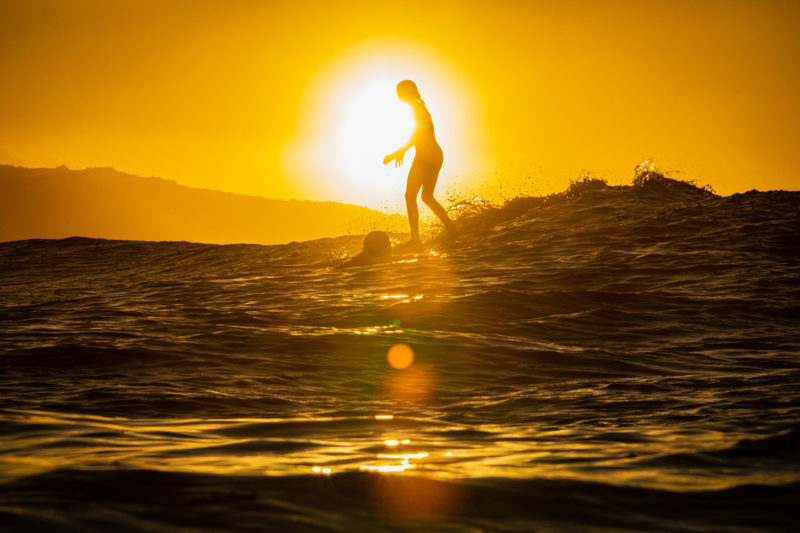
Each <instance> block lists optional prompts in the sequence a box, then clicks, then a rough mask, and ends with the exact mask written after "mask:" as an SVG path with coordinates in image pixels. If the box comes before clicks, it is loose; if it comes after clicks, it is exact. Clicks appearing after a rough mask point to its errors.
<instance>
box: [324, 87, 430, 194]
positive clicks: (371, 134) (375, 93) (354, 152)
mask: <svg viewBox="0 0 800 533" xmlns="http://www.w3.org/2000/svg"><path fill="white" fill-rule="evenodd" d="M396 83H397V82H396V81H395V80H394V79H390V78H388V77H385V76H375V77H372V78H368V79H364V80H362V81H361V83H358V84H356V85H354V87H353V90H352V92H350V93H349V94H347V95H344V97H343V99H342V101H341V102H340V103H339V107H340V109H341V116H340V120H339V121H338V123H337V124H336V125H335V130H334V135H333V136H332V140H333V141H334V143H333V144H332V145H331V148H332V149H333V154H332V156H333V159H332V161H331V163H333V164H334V167H335V170H336V171H337V172H336V173H337V174H338V175H339V176H340V178H341V179H342V182H341V183H342V185H343V186H344V187H346V188H348V189H350V190H358V189H365V188H366V189H367V190H369V191H371V192H374V193H376V194H381V193H391V192H392V189H394V188H395V187H391V185H389V184H390V183H391V182H387V180H392V179H393V178H394V182H397V181H398V179H397V176H394V177H392V176H391V175H389V176H387V175H386V174H387V173H386V172H385V171H382V167H381V161H382V159H383V156H384V155H386V154H388V153H389V152H393V151H394V150H395V149H397V148H398V147H399V146H400V145H402V144H403V143H405V142H406V141H407V140H408V139H409V138H410V137H411V134H412V133H413V131H414V119H413V117H412V115H411V111H410V109H409V108H408V106H406V105H404V104H402V103H401V102H400V101H399V100H398V99H397V96H396V95H395V85H396ZM409 155H410V156H411V155H413V153H411V154H409ZM410 162H411V160H410V159H409V160H408V163H410ZM400 181H402V180H400Z"/></svg>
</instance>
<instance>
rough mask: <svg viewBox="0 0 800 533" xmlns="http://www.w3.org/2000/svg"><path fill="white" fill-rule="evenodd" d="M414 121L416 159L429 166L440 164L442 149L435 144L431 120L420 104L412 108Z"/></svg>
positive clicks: (422, 104) (423, 106)
mask: <svg viewBox="0 0 800 533" xmlns="http://www.w3.org/2000/svg"><path fill="white" fill-rule="evenodd" d="M413 109H414V119H415V120H416V123H417V124H416V127H417V129H416V133H415V135H416V142H415V146H416V148H417V154H416V157H419V158H422V159H423V160H425V161H427V162H429V163H431V164H441V162H442V148H441V146H439V143H438V142H436V133H435V132H434V129H433V120H432V119H431V114H430V113H429V112H428V109H427V108H426V107H425V104H424V103H422V102H419V103H417V104H416V105H414V106H413Z"/></svg>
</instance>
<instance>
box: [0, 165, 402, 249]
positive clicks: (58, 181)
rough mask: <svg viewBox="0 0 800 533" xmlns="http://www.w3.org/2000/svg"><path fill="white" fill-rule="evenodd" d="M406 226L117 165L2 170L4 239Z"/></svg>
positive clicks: (275, 233) (224, 235) (234, 238)
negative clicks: (201, 185)
mask: <svg viewBox="0 0 800 533" xmlns="http://www.w3.org/2000/svg"><path fill="white" fill-rule="evenodd" d="M404 226H405V221H404V220H403V218H402V217H400V216H399V215H387V214H384V213H381V212H379V211H375V210H371V209H367V208H365V207H359V206H355V205H350V204H341V203H336V202H311V201H296V200H271V199H267V198H261V197H257V196H244V195H239V194H231V193H225V192H221V191H213V190H208V189H195V188H191V187H186V186H183V185H179V184H177V183H175V182H174V181H169V180H164V179H161V178H143V177H140V176H135V175H132V174H126V173H124V172H118V171H116V170H114V169H112V168H88V169H85V170H70V169H68V168H66V167H63V166H62V167H58V168H24V167H15V166H9V165H0V242H2V241H13V240H22V239H36V238H46V239H59V238H65V237H74V236H80V237H96V238H106V239H121V240H151V241H194V242H205V243H214V244H229V243H255V244H278V243H285V242H289V241H301V240H310V239H317V238H323V237H335V236H338V235H343V234H359V233H361V234H363V233H367V232H368V231H370V230H372V229H374V228H378V227H379V228H381V229H386V230H389V231H400V230H402V229H403V228H404Z"/></svg>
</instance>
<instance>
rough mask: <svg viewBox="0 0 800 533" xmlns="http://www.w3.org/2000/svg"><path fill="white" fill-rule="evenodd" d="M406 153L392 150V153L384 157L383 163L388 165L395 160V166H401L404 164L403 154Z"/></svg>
mask: <svg viewBox="0 0 800 533" xmlns="http://www.w3.org/2000/svg"><path fill="white" fill-rule="evenodd" d="M404 155H406V154H405V152H402V151H397V152H392V153H391V154H389V155H387V156H386V157H384V158H383V164H384V165H388V164H389V163H391V162H392V161H394V162H395V163H394V166H396V167H399V166H400V165H402V164H403V156H404Z"/></svg>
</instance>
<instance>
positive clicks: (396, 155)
mask: <svg viewBox="0 0 800 533" xmlns="http://www.w3.org/2000/svg"><path fill="white" fill-rule="evenodd" d="M416 143H417V132H416V131H415V132H414V134H413V135H412V136H411V138H410V139H409V140H408V142H406V143H405V144H404V145H403V146H401V147H400V148H398V149H397V150H395V151H394V152H392V153H391V154H389V155H387V156H386V157H384V158H383V164H384V165H388V164H389V163H391V162H392V161H395V164H394V166H396V167H399V166H400V165H402V164H403V157H404V156H405V155H406V152H407V151H408V150H409V148H411V147H412V146H414V145H415V144H416Z"/></svg>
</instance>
